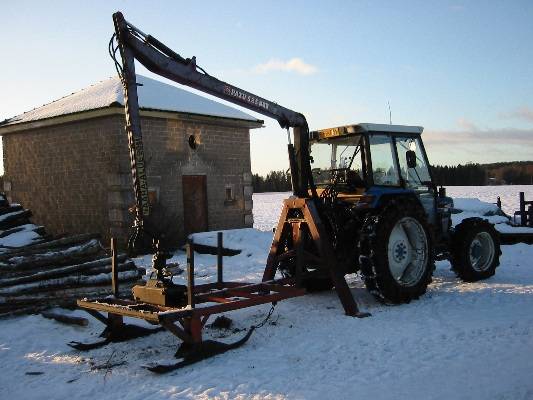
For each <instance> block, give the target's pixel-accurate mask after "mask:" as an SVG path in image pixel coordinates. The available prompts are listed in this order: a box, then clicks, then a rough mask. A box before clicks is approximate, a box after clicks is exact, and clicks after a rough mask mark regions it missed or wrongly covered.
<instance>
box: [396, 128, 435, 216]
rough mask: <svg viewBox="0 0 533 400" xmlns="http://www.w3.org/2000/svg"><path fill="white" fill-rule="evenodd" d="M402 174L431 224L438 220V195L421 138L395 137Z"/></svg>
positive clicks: (406, 184)
mask: <svg viewBox="0 0 533 400" xmlns="http://www.w3.org/2000/svg"><path fill="white" fill-rule="evenodd" d="M395 143H396V152H397V154H398V163H399V166H400V174H401V176H402V180H403V181H404V183H405V186H406V187H407V188H409V189H412V190H414V192H415V193H416V194H417V196H418V198H419V199H420V202H421V203H422V206H423V207H424V209H425V210H426V213H427V215H428V219H429V222H430V223H432V224H434V223H435V222H436V221H435V218H436V212H437V208H436V193H435V187H434V185H433V183H432V180H431V174H430V172H429V164H428V162H427V157H426V154H425V152H424V148H423V146H422V144H421V142H420V137H399V136H397V137H395Z"/></svg>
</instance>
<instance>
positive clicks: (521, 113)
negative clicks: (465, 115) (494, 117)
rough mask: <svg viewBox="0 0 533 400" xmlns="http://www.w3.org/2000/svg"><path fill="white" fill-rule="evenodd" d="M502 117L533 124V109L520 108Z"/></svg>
mask: <svg viewBox="0 0 533 400" xmlns="http://www.w3.org/2000/svg"><path fill="white" fill-rule="evenodd" d="M502 116H503V117H504V118H515V119H522V120H526V121H529V122H533V108H530V107H528V106H524V107H520V108H517V109H516V110H513V111H511V112H508V113H504V114H502Z"/></svg>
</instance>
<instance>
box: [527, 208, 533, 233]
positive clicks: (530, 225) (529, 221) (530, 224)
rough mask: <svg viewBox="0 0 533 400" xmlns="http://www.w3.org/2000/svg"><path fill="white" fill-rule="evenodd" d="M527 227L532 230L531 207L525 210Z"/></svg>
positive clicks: (532, 211) (532, 213)
mask: <svg viewBox="0 0 533 400" xmlns="http://www.w3.org/2000/svg"><path fill="white" fill-rule="evenodd" d="M527 214H528V216H527V225H528V226H529V227H531V228H533V206H529V207H528V208H527Z"/></svg>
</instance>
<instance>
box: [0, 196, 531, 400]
mask: <svg viewBox="0 0 533 400" xmlns="http://www.w3.org/2000/svg"><path fill="white" fill-rule="evenodd" d="M482 189H484V188H482ZM449 193H450V194H452V193H451V190H449ZM284 197H286V194H281V195H277V194H276V195H272V194H264V195H256V196H255V197H254V216H255V221H256V224H258V225H256V228H257V227H260V228H263V231H260V230H257V229H246V230H235V231H227V232H226V233H225V236H224V240H225V243H226V244H227V245H228V247H237V246H239V248H242V249H243V251H242V253H241V254H239V255H237V256H234V257H227V258H225V278H226V279H228V280H242V281H258V280H260V279H261V275H262V272H263V268H264V263H265V259H266V256H267V253H268V249H269V246H270V241H271V238H272V232H271V230H270V229H271V227H272V221H273V224H275V222H276V220H277V215H278V213H279V209H280V204H281V201H280V199H282V198H284ZM460 197H467V195H466V194H463V193H461V194H460ZM476 197H482V196H481V195H480V194H479V193H478V194H476ZM526 197H528V195H526ZM529 197H530V198H531V197H533V196H532V195H531V194H530V195H529ZM487 200H488V199H487ZM490 200H491V201H492V198H491V199H490ZM474 208H476V207H474ZM465 212H466V211H465ZM196 240H197V241H199V242H203V243H209V242H210V241H211V243H213V240H214V235H213V234H208V235H198V236H197V237H196ZM502 250H503V254H502V257H501V266H500V267H499V268H498V270H497V273H496V275H495V276H494V277H493V278H491V279H489V280H487V281H484V282H479V283H463V282H461V281H459V280H458V279H457V278H456V277H455V275H454V274H453V273H452V272H451V271H450V269H449V264H448V262H445V261H442V262H439V263H437V270H436V271H435V276H434V281H433V283H432V284H431V285H430V287H429V290H428V293H427V294H426V295H425V296H423V297H422V298H421V299H420V300H418V301H414V302H412V303H410V304H407V305H401V306H394V307H391V306H384V305H381V304H379V303H377V302H376V301H375V300H374V299H373V298H372V297H371V296H370V295H368V293H367V292H366V291H365V289H364V288H363V285H362V284H361V282H360V281H358V280H357V279H356V278H355V277H352V278H351V279H350V286H351V287H352V291H353V294H354V296H355V297H356V299H357V301H358V302H359V303H360V305H361V308H362V309H363V310H365V311H369V312H371V313H372V317H370V318H366V319H354V318H349V317H346V316H344V315H343V312H342V307H341V306H340V304H339V301H338V299H337V297H336V295H335V293H334V292H326V293H320V294H313V295H307V296H304V297H300V298H295V299H290V300H286V301H282V302H280V303H279V304H278V305H277V307H276V309H275V311H274V314H273V316H272V319H271V323H269V324H267V325H265V326H264V327H263V328H261V329H259V330H257V331H256V332H255V333H254V334H253V335H252V337H251V339H250V340H249V342H248V343H247V344H246V345H244V346H243V347H241V348H239V349H237V350H234V351H232V352H229V353H226V354H223V355H221V356H218V357H215V358H211V359H208V360H205V361H202V362H200V363H198V364H195V365H193V366H191V367H188V368H186V369H183V370H179V371H175V372H173V373H170V374H168V375H163V376H160V375H154V374H152V373H150V372H148V371H146V370H144V369H143V368H142V365H145V364H148V363H150V362H158V363H159V362H174V360H173V358H172V355H173V353H174V351H175V349H176V347H177V345H178V343H179V342H178V340H177V339H175V337H174V336H172V335H171V334H170V333H166V332H161V333H158V334H156V335H153V336H151V337H147V338H142V339H137V340H133V341H130V342H126V343H115V344H111V345H108V346H106V347H104V348H101V349H97V350H93V351H91V352H88V353H80V352H78V351H75V350H73V349H71V348H69V347H68V346H67V345H66V343H67V342H69V341H70V340H79V341H89V340H95V339H97V335H98V334H99V333H100V331H101V330H102V329H103V326H102V325H101V324H100V323H99V322H98V321H96V320H94V319H92V318H91V319H90V323H89V326H88V327H71V326H64V325H60V324H58V323H56V322H53V321H50V320H46V319H44V318H42V317H40V316H28V317H19V318H14V319H9V320H2V321H0V399H7V398H11V399H42V398H46V399H66V398H77V399H91V400H94V399H117V398H119V399H167V398H173V399H182V398H199V399H215V398H216V399H233V398H238V399H249V398H253V399H355V398H371V399H451V398H453V399H513V400H514V399H532V398H533V379H531V378H532V376H533V375H532V370H533V312H532V310H533V266H532V265H531V259H532V258H533V246H528V245H524V244H517V245H513V246H503V248H502ZM172 261H178V262H180V263H182V264H184V262H185V255H184V254H183V253H182V252H179V253H177V254H176V256H175V257H174V259H173V260H172ZM139 263H144V264H147V263H149V258H148V257H144V258H142V259H139ZM214 264H215V257H214V256H209V255H200V254H197V255H196V266H197V270H196V275H197V276H196V279H197V281H198V282H204V281H209V280H212V279H213V278H214V275H215V273H216V269H215V268H214ZM269 308H270V306H269V305H264V306H258V307H255V308H248V309H243V310H238V311H235V312H232V313H230V314H228V316H229V317H231V318H232V319H233V321H234V325H235V327H237V328H244V329H245V328H247V327H249V326H250V325H252V324H254V323H257V322H259V321H261V320H262V319H263V317H264V316H265V314H266V313H267V312H268V310H269ZM75 313H76V314H80V315H84V314H83V313H82V312H81V311H76V312H75ZM242 335H243V331H241V332H238V333H233V332H232V331H220V330H216V329H206V337H208V338H215V339H216V340H221V341H227V342H231V341H234V340H236V339H238V338H240V337H242ZM108 365H115V366H113V367H108Z"/></svg>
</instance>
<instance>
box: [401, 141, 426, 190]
mask: <svg viewBox="0 0 533 400" xmlns="http://www.w3.org/2000/svg"><path fill="white" fill-rule="evenodd" d="M396 149H397V151H398V161H399V162H400V172H401V174H402V178H403V180H404V182H405V185H406V186H407V187H409V188H412V189H419V188H424V189H427V186H428V185H429V184H430V182H431V177H430V175H429V169H428V165H427V163H426V159H425V157H424V154H423V153H422V146H421V145H420V138H409V137H403V138H402V137H397V138H396ZM408 151H411V152H414V154H415V156H416V166H415V167H414V168H409V166H408V165H407V157H408V156H407V152H408Z"/></svg>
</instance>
